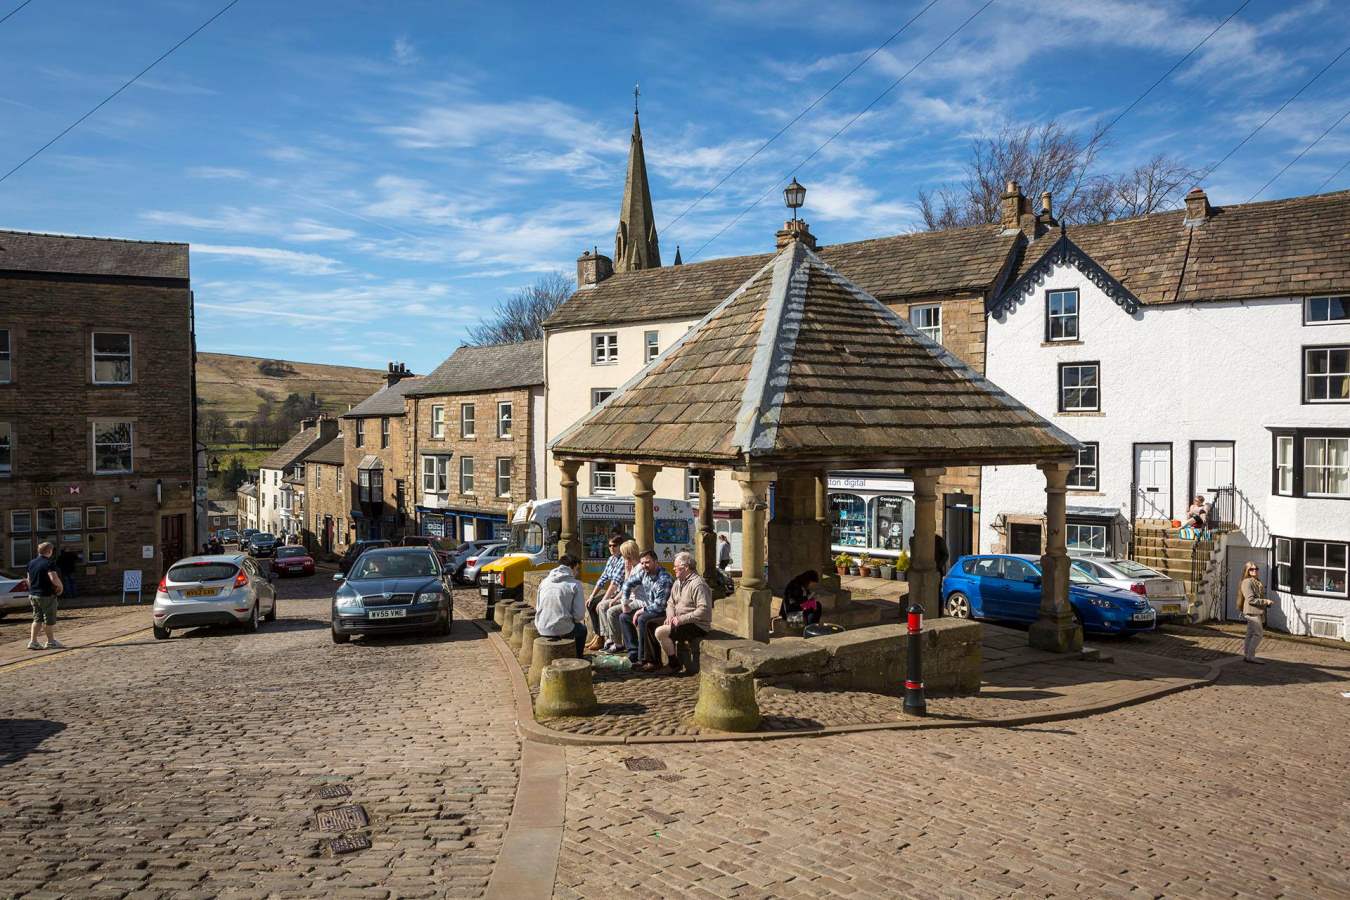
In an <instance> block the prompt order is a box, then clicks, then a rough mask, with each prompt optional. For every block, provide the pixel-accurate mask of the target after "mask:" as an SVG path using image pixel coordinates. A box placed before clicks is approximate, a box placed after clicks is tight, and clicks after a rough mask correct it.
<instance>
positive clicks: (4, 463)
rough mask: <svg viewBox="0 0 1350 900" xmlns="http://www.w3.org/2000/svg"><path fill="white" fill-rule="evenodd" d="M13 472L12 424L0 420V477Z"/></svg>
mask: <svg viewBox="0 0 1350 900" xmlns="http://www.w3.org/2000/svg"><path fill="white" fill-rule="evenodd" d="M12 474H14V426H13V425H11V424H10V423H8V422H0V478H3V477H7V476H9V475H12Z"/></svg>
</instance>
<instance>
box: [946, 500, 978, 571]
mask: <svg viewBox="0 0 1350 900" xmlns="http://www.w3.org/2000/svg"><path fill="white" fill-rule="evenodd" d="M974 500H975V498H974V497H972V496H971V495H970V494H964V493H955V494H946V495H944V497H943V501H942V537H943V539H944V540H946V542H947V562H948V565H950V564H951V562H952V561H954V560H957V559H960V558H961V557H963V556H969V555H970V554H971V553H972V552H973V549H974V547H973V544H972V535H971V523H972V521H973V520H974V505H975V504H974ZM938 574H940V575H945V574H947V573H946V572H940V573H938Z"/></svg>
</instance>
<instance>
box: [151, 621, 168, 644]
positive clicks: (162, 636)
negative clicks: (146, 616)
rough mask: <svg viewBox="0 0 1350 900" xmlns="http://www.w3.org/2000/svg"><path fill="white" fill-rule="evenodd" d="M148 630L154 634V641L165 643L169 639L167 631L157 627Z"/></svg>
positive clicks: (153, 626)
mask: <svg viewBox="0 0 1350 900" xmlns="http://www.w3.org/2000/svg"><path fill="white" fill-rule="evenodd" d="M150 630H151V631H153V632H154V633H155V640H157V641H167V640H168V639H169V629H167V628H161V627H160V626H158V625H152V626H150Z"/></svg>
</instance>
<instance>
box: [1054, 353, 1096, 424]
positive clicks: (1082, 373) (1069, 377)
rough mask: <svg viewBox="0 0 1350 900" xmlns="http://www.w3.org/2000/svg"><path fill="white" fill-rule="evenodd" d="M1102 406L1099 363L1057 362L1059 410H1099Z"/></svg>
mask: <svg viewBox="0 0 1350 900" xmlns="http://www.w3.org/2000/svg"><path fill="white" fill-rule="evenodd" d="M1101 408H1102V397H1101V364H1100V363H1095V362H1093V363H1060V364H1059V411H1060V412H1099V411H1100V410H1101Z"/></svg>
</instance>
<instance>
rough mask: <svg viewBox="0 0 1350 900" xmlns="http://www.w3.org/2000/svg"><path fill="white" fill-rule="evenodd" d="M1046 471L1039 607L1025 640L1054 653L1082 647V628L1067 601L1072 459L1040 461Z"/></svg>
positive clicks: (1069, 651) (1067, 651) (1042, 468)
mask: <svg viewBox="0 0 1350 900" xmlns="http://www.w3.org/2000/svg"><path fill="white" fill-rule="evenodd" d="M1040 469H1041V471H1042V472H1044V473H1045V555H1044V556H1042V557H1041V611H1040V615H1039V616H1038V617H1037V619H1036V621H1035V622H1033V623H1032V625H1031V630H1030V631H1028V632H1027V642H1028V643H1029V644H1030V645H1031V646H1033V647H1036V648H1038V649H1041V650H1050V651H1051V652H1054V653H1071V652H1074V651H1077V650H1081V649H1083V628H1082V626H1081V625H1079V624H1078V620H1077V619H1075V618H1074V615H1073V607H1071V606H1070V605H1069V551H1068V548H1067V547H1066V546H1065V543H1064V541H1065V533H1064V532H1065V527H1064V518H1065V508H1064V506H1065V490H1066V488H1065V482H1066V481H1067V480H1068V477H1069V473H1070V472H1071V471H1073V463H1070V462H1056V463H1042V464H1041V466H1040Z"/></svg>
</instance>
